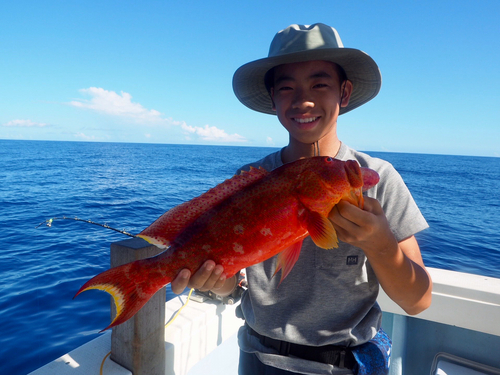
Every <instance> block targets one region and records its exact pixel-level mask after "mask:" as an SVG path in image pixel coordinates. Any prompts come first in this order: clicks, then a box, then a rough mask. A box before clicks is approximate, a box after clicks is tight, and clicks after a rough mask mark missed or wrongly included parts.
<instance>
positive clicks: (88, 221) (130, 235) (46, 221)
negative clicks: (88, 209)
mask: <svg viewBox="0 0 500 375" xmlns="http://www.w3.org/2000/svg"><path fill="white" fill-rule="evenodd" d="M54 220H74V221H83V222H84V223H88V224H93V225H98V226H100V227H103V228H106V229H111V230H114V231H115V232H118V233H121V234H124V235H126V236H129V237H137V236H136V235H135V234H132V233H129V232H127V231H124V230H120V229H116V228H112V227H110V226H109V225H108V224H100V223H96V222H95V221H92V220H86V219H80V218H78V217H67V216H63V217H53V218H50V219H47V220H45V221H42V222H41V223H40V224H38V225H37V226H36V227H35V229H36V228H38V227H39V226H41V225H43V224H45V225H46V226H48V227H49V228H50V227H51V226H52V222H53V221H54Z"/></svg>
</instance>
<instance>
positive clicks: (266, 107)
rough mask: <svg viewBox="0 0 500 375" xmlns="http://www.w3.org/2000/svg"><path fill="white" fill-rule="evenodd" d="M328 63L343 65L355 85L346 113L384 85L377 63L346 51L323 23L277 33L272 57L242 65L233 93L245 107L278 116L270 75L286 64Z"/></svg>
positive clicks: (335, 33) (297, 26)
mask: <svg viewBox="0 0 500 375" xmlns="http://www.w3.org/2000/svg"><path fill="white" fill-rule="evenodd" d="M311 60H325V61H331V62H334V63H336V64H338V65H340V66H341V67H342V68H343V69H344V71H345V73H346V76H347V79H348V80H349V81H351V82H352V84H353V91H352V93H351V97H350V99H349V104H348V105H347V106H346V107H342V108H340V113H339V114H343V113H346V112H349V111H351V110H353V109H354V108H357V107H359V106H360V105H362V104H364V103H366V102H368V101H370V100H371V99H373V98H374V97H375V96H376V95H377V94H378V92H379V91H380V87H381V85H382V76H381V74H380V70H379V68H378V66H377V64H376V63H375V61H374V60H373V59H372V58H371V57H370V56H368V55H367V54H366V53H365V52H363V51H360V50H358V49H354V48H344V45H343V44H342V41H341V40H340V36H339V34H338V33H337V30H335V29H334V28H333V27H330V26H327V25H325V24H322V23H316V24H314V25H311V26H308V25H291V26H289V27H287V28H286V29H284V30H281V31H280V32H278V33H277V34H276V36H275V37H274V39H273V41H272V42H271V47H270V48H269V55H268V57H266V58H263V59H259V60H255V61H252V62H250V63H248V64H245V65H243V66H241V67H240V68H239V69H238V70H236V72H235V73H234V76H233V90H234V93H235V94H236V97H237V98H238V99H239V100H240V102H242V103H243V104H244V105H246V106H247V107H249V108H250V109H253V110H255V111H258V112H263V113H268V114H276V112H275V111H274V110H273V109H272V105H273V104H272V101H271V97H270V95H269V92H268V90H267V88H266V84H265V76H266V73H267V72H268V71H269V70H270V69H272V68H274V67H276V66H278V65H282V64H289V63H295V62H303V61H311Z"/></svg>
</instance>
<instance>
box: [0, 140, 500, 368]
mask: <svg viewBox="0 0 500 375" xmlns="http://www.w3.org/2000/svg"><path fill="white" fill-rule="evenodd" d="M275 150H277V149H275V148H256V147H230V146H193V145H167V144H120V143H86V142H49V141H10V140H0V228H1V230H2V233H3V235H2V238H3V241H4V242H3V243H2V246H1V251H0V332H1V335H0V370H1V371H0V373H2V374H21V375H23V374H27V373H29V372H30V371H33V370H35V369H36V368H38V367H40V366H42V365H44V364H46V363H48V362H50V361H52V360H54V359H55V358H58V357H59V356H61V355H63V354H65V353H67V352H69V351H71V350H72V349H74V348H76V347H78V346H80V345H82V344H83V343H85V342H87V341H90V340H91V339H93V338H95V337H96V336H97V335H98V332H99V331H100V330H101V329H102V328H103V327H106V326H107V325H108V324H109V322H110V317H109V296H108V295H107V294H106V293H102V292H98V291H90V292H86V293H85V294H82V295H81V296H79V297H78V298H76V299H75V300H73V299H72V298H73V296H74V294H75V293H76V291H77V290H78V289H79V288H80V286H81V285H82V284H83V283H84V282H85V281H87V280H88V279H89V278H90V277H92V276H94V275H96V274H97V273H99V272H102V271H104V270H106V269H108V268H109V246H110V244H111V243H112V242H116V241H120V240H123V239H126V238H127V237H125V236H123V235H121V234H119V233H116V232H113V231H109V230H106V229H103V228H100V227H97V226H93V225H90V224H86V223H81V222H75V221H70V220H61V221H54V222H53V224H52V227H50V228H49V227H46V226H40V227H39V228H35V227H36V226H37V225H38V224H40V223H41V222H44V221H45V220H47V219H49V218H52V217H60V216H69V217H79V218H82V219H90V220H93V221H96V222H99V223H106V224H108V225H109V226H111V227H115V228H118V229H124V230H127V231H129V232H131V233H138V232H139V231H141V230H142V229H144V228H145V227H146V226H148V225H149V224H150V223H151V222H152V221H154V220H155V219H156V218H157V217H158V216H160V215H161V214H162V213H164V212H165V211H166V210H168V209H169V208H171V207H173V206H175V205H177V204H180V203H182V202H184V201H186V200H188V199H190V198H193V197H195V196H197V195H199V194H201V193H203V192H204V191H206V190H208V189H209V188H211V187H213V186H215V185H216V184H218V183H220V182H222V181H223V180H225V179H227V178H229V177H231V176H232V175H233V174H234V172H235V171H236V169H237V168H238V167H240V166H242V165H243V164H246V163H249V162H251V161H255V160H257V159H260V158H262V157H263V156H265V155H267V154H269V153H271V152H273V151H275ZM367 153H368V154H370V155H372V156H375V157H380V158H383V159H385V160H388V161H389V162H391V163H392V164H393V165H394V166H395V168H396V169H397V170H398V171H399V172H400V173H401V175H402V176H403V178H404V180H405V182H406V184H407V185H408V187H409V189H410V191H411V192H412V195H413V196H414V198H415V200H416V202H417V204H418V205H419V207H420V209H421V211H422V212H423V214H424V216H425V217H426V219H427V221H428V223H429V225H430V228H429V229H427V230H425V231H423V232H422V233H420V234H418V236H417V238H418V240H419V243H420V246H421V249H422V254H423V257H424V261H425V263H426V265H427V266H428V267H438V268H444V269H449V270H456V271H463V272H469V273H474V274H480V275H485V276H492V277H497V278H500V267H499V265H500V233H499V230H498V217H500V199H499V196H500V194H499V192H500V158H487V157H473V156H445V155H426V154H405V153H386V152H367Z"/></svg>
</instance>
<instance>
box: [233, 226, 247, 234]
mask: <svg viewBox="0 0 500 375" xmlns="http://www.w3.org/2000/svg"><path fill="white" fill-rule="evenodd" d="M233 229H234V233H236V234H243V232H244V231H245V228H243V225H241V224H238V225H235V227H234V228H233Z"/></svg>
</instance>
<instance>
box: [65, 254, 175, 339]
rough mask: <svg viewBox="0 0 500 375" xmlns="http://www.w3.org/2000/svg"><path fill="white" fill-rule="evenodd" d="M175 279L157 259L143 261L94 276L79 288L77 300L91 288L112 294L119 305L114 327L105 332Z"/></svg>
mask: <svg viewBox="0 0 500 375" xmlns="http://www.w3.org/2000/svg"><path fill="white" fill-rule="evenodd" d="M172 279H173V275H168V274H165V272H164V271H162V269H161V267H160V265H159V264H158V261H157V259H156V260H154V258H148V259H142V260H137V261H135V262H131V263H127V264H124V265H121V266H118V267H114V268H111V269H109V270H107V271H104V272H102V273H100V274H98V275H96V276H94V277H93V278H92V279H90V280H89V281H87V282H86V283H85V284H84V285H83V286H82V287H81V288H80V290H79V291H78V292H77V293H76V294H75V297H76V296H78V295H79V294H80V293H82V292H84V291H86V290H90V289H98V290H103V291H105V292H108V293H109V294H111V296H112V297H113V300H114V303H115V306H116V316H115V318H114V319H113V321H112V322H111V324H110V325H109V326H107V327H106V328H104V329H103V330H102V331H101V332H103V331H106V330H107V329H109V328H111V327H114V326H116V325H118V324H121V323H124V322H126V321H127V320H129V319H130V318H131V317H133V316H134V315H135V314H136V313H137V312H138V311H139V310H140V309H141V308H142V307H143V306H144V305H145V304H146V302H148V301H149V299H150V298H151V297H152V296H153V295H154V294H155V293H156V292H157V291H158V290H159V289H161V288H162V287H163V286H165V285H167V284H168V283H169V282H170V281H171V280H172ZM75 297H73V298H75Z"/></svg>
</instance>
